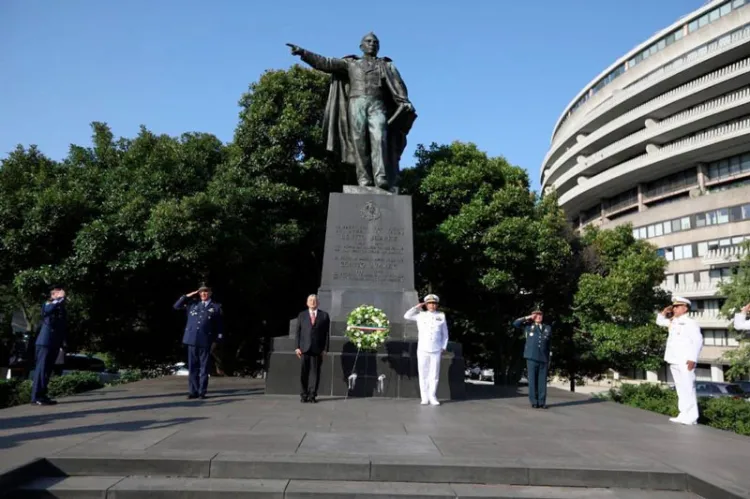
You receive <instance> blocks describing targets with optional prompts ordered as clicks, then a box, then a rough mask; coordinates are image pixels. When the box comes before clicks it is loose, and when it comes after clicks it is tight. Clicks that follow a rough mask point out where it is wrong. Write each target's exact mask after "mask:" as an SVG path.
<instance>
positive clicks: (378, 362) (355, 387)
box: [266, 337, 466, 400]
mask: <svg viewBox="0 0 750 499" xmlns="http://www.w3.org/2000/svg"><path fill="white" fill-rule="evenodd" d="M295 340H296V339H295V338H276V339H275V340H274V342H273V352H272V353H271V355H270V357H269V359H268V365H267V367H268V375H267V377H266V394H269V395H299V393H300V392H301V386H300V360H299V359H298V358H297V356H296V355H295V353H294V348H295V344H296V341H295ZM330 348H331V351H330V352H328V354H327V355H326V356H325V358H324V359H323V367H322V368H321V374H320V386H319V389H318V396H320V397H329V396H334V397H388V398H414V399H417V398H419V377H418V376H417V342H416V340H408V339H407V340H389V341H388V342H386V344H385V345H383V346H382V347H381V348H380V349H378V351H377V352H362V351H360V352H357V348H356V347H355V346H354V345H353V344H352V343H350V342H349V341H348V340H347V339H346V338H342V337H331V346H330ZM447 350H448V351H447V352H446V353H444V354H443V356H442V359H441V361H440V383H439V384H438V393H437V395H438V398H440V399H443V400H457V399H463V398H465V397H466V390H465V388H464V358H463V352H462V350H461V345H460V344H459V343H454V342H449V343H448V349H447Z"/></svg>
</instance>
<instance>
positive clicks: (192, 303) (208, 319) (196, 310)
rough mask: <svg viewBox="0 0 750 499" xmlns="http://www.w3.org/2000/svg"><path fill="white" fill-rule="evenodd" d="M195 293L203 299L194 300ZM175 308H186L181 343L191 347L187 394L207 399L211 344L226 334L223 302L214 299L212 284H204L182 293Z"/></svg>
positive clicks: (189, 351)
mask: <svg viewBox="0 0 750 499" xmlns="http://www.w3.org/2000/svg"><path fill="white" fill-rule="evenodd" d="M195 295H198V296H199V297H200V300H192V299H191V298H193V297H194V296H195ZM174 308H175V310H181V309H184V310H185V311H186V312H187V325H186V326H185V334H184V335H183V337H182V343H183V344H185V345H187V347H188V371H189V374H188V383H189V389H190V392H189V395H188V398H189V399H195V398H201V399H205V398H206V391H207V390H208V374H209V371H210V369H211V346H212V345H213V343H214V342H216V341H220V340H221V339H222V337H223V336H224V323H223V318H222V310H221V304H220V303H217V302H215V301H213V300H212V299H211V288H209V287H208V286H206V285H205V284H204V285H202V286H201V287H200V288H198V291H193V292H192V293H188V294H187V295H183V296H181V297H180V299H179V300H177V303H175V304H174Z"/></svg>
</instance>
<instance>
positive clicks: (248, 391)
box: [63, 388, 263, 405]
mask: <svg viewBox="0 0 750 499" xmlns="http://www.w3.org/2000/svg"><path fill="white" fill-rule="evenodd" d="M118 391H127V390H118ZM105 393H106V394H109V393H112V392H111V391H107V392H105ZM262 394H263V388H242V389H233V390H209V391H208V396H209V398H219V397H225V396H237V397H241V396H245V395H262ZM96 395H98V396H100V398H88V397H92V396H96ZM101 395H103V393H102V392H96V391H94V392H86V393H81V394H78V395H74V396H73V397H71V398H69V399H65V401H64V402H63V403H64V404H65V405H69V404H83V403H91V402H109V401H113V400H142V399H155V398H163V397H164V398H168V397H183V396H185V395H187V390H185V391H182V392H173V393H152V394H149V395H131V396H129V397H107V396H103V397H102V396H101ZM79 398H80V400H78V399H79Z"/></svg>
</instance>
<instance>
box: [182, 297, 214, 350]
mask: <svg viewBox="0 0 750 499" xmlns="http://www.w3.org/2000/svg"><path fill="white" fill-rule="evenodd" d="M188 300H189V298H188V297H187V296H181V297H180V299H179V300H177V303H175V304H174V309H175V310H180V309H185V310H186V312H187V324H186V325H185V334H184V335H183V336H182V343H183V344H184V345H191V346H196V347H202V348H211V344H212V343H213V342H215V341H217V340H219V339H221V338H220V336H222V335H223V334H224V318H223V317H222V309H221V303H217V302H215V301H213V300H211V301H210V302H209V304H208V305H203V302H202V301H200V300H197V301H196V300H193V301H188Z"/></svg>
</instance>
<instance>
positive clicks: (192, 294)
mask: <svg viewBox="0 0 750 499" xmlns="http://www.w3.org/2000/svg"><path fill="white" fill-rule="evenodd" d="M197 294H198V291H197V290H196V291H193V292H192V293H188V294H186V295H185V296H187V297H188V298H191V297H193V296H195V295H197Z"/></svg>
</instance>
